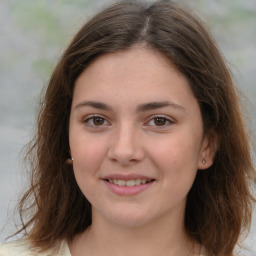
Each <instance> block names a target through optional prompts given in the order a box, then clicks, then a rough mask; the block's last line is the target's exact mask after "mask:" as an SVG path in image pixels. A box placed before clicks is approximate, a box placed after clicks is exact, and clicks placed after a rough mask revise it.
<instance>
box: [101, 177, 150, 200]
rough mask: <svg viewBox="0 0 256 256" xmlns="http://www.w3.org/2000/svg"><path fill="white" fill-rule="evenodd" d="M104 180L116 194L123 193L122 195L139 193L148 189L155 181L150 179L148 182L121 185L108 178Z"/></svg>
mask: <svg viewBox="0 0 256 256" xmlns="http://www.w3.org/2000/svg"><path fill="white" fill-rule="evenodd" d="M104 182H105V184H106V185H107V187H108V188H109V189H110V190H111V191H112V192H114V193H115V194H118V195H121V196H132V195H137V194H139V193H140V192H142V191H144V190H146V189H147V188H149V187H150V186H152V185H153V183H154V181H150V182H148V183H146V184H141V185H136V186H132V187H128V186H119V185H116V184H113V183H110V182H108V181H106V180H104Z"/></svg>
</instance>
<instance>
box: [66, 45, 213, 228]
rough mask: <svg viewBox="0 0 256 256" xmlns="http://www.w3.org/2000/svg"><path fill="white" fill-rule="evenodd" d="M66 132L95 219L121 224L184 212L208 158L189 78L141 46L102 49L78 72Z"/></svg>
mask: <svg viewBox="0 0 256 256" xmlns="http://www.w3.org/2000/svg"><path fill="white" fill-rule="evenodd" d="M69 139H70V152H71V156H72V157H73V159H74V161H73V168H74V173H75V177H76V180H77V183H78V185H79V187H80V189H81V191H82V192H83V194H84V195H85V197H86V198H87V199H88V200H89V201H90V202H91V204H92V214H93V218H94V219H95V218H96V219H97V218H101V219H105V220H107V221H110V222H113V223H115V224H119V225H128V226H139V225H144V224H147V223H151V222H152V223H153V222H154V221H157V220H158V219H159V218H163V217H167V218H174V217H175V216H176V217H177V216H184V209H185V203H186V197H187V194H188V192H189V190H190V188H191V186H192V184H193V181H194V179H195V175H196V173H197V170H198V169H204V168H208V167H209V166H210V165H211V163H212V157H211V155H210V153H209V142H208V139H207V138H206V137H205V136H204V135H203V123H202V119H201V113H200V108H199V105H198V102H197V100H196V98H195V97H194V95H193V93H192V91H191V89H190V87H189V84H188V81H187V80H186V78H185V77H184V76H183V75H182V74H181V73H180V72H178V70H177V69H176V68H175V67H174V66H173V64H172V63H171V62H170V61H169V60H168V59H167V58H166V57H165V56H163V55H162V54H161V53H159V52H157V51H155V50H152V49H146V48H142V47H134V48H132V49H129V50H125V51H120V52H116V53H110V54H106V55H103V56H100V57H99V58H98V59H96V60H95V61H94V62H93V63H91V64H90V65H89V67H87V68H86V69H85V70H84V72H83V73H82V74H81V75H80V76H79V77H78V79H77V81H76V83H75V89H74V95H73V101H72V107H71V115H70V127H69ZM203 160H206V163H205V162H204V161H203Z"/></svg>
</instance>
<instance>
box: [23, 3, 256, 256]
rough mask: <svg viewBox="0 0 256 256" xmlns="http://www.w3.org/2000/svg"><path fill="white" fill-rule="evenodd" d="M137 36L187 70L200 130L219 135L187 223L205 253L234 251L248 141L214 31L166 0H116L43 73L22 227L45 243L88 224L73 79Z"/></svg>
mask: <svg viewBox="0 0 256 256" xmlns="http://www.w3.org/2000/svg"><path fill="white" fill-rule="evenodd" d="M138 44H140V45H145V46H146V47H150V48H153V49H155V50H157V51H159V52H161V53H162V54H163V55H165V56H167V57H168V58H169V59H170V60H171V62H172V63H173V64H174V65H175V66H176V68H177V69H178V70H179V71H180V72H182V73H183V74H184V75H185V76H186V78H187V79H188V81H189V84H190V86H191V89H192V91H193V93H194V95H195V97H196V98H197V101H198V103H199V105H200V109H201V113H202V117H203V123H204V130H205V133H209V132H214V133H215V134H216V135H217V138H218V142H219V143H218V150H217V152H216V155H215V160H214V163H213V165H212V166H211V167H210V168H209V169H207V170H204V171H200V170H199V171H198V173H197V176H196V179H195V182H194V184H193V186H192V188H191V191H190V192H189V194H188V198H187V205H186V212H185V227H186V231H187V233H188V235H189V236H190V237H191V238H192V239H194V240H196V241H198V242H199V243H201V244H203V245H204V246H205V248H206V249H207V251H208V253H209V255H215V256H218V255H226V256H230V255H232V254H233V251H234V247H235V245H236V243H237V241H238V239H239V235H240V234H241V232H242V231H243V230H246V229H249V227H250V221H251V213H252V206H253V202H255V199H254V197H253V195H252V193H251V190H250V184H252V182H255V169H254V167H253V163H252V148H251V146H250V140H249V136H248V132H247V130H246V129H245V125H244V121H243V118H242V114H241V107H240V103H239V99H238V97H237V93H236V92H235V88H234V85H233V82H232V79H231V76H230V72H229V70H228V67H227V65H226V64H225V61H224V59H223V57H222V55H221V53H220V51H219V50H218V48H217V46H216V44H215V42H214V40H213V39H212V37H211V36H210V34H209V33H208V32H207V30H206V29H205V28H204V25H203V24H202V22H201V21H200V20H199V19H198V18H197V17H195V15H193V14H191V12H190V11H187V10H185V9H184V8H183V7H181V6H179V5H177V4H175V3H173V2H171V1H156V2H153V3H151V4H149V3H147V4H145V3H141V2H138V1H121V2H118V3H115V4H113V5H111V6H109V7H108V8H106V9H105V10H103V11H101V12H100V13H98V14H97V15H95V16H94V17H93V18H92V19H90V20H89V21H88V22H87V23H86V24H85V25H84V26H83V27H82V28H81V29H80V31H79V32H78V33H77V34H76V35H75V36H74V38H73V40H72V41H71V43H70V45H69V46H68V47H67V49H66V50H65V52H64V53H63V55H62V57H61V58H60V60H59V62H58V64H57V66H56V67H55V69H54V71H53V74H52V76H51V78H50V80H49V84H48V87H47V89H46V91H45V94H44V98H43V104H42V107H41V110H40V113H39V116H38V122H37V125H38V126H37V132H36V135H35V137H34V139H33V141H32V142H31V144H30V146H29V149H28V154H27V158H28V160H29V161H30V164H31V165H30V169H31V186H30V188H29V190H28V191H27V192H26V193H25V195H24V196H23V197H22V199H21V202H20V205H19V210H20V216H21V220H22V227H21V229H20V230H19V231H18V233H19V232H22V231H23V232H24V231H25V234H26V236H28V237H29V238H30V239H31V240H32V241H33V242H34V243H35V244H37V245H38V246H39V247H41V248H42V249H48V248H50V247H52V246H54V244H55V243H56V241H58V240H60V239H71V238H72V237H74V235H76V234H77V233H79V232H82V231H84V230H85V229H86V228H87V227H88V226H89V225H90V224H91V205H90V203H89V202H88V200H87V199H86V198H85V196H84V195H83V194H82V192H81V191H80V189H79V187H78V185H77V183H76V180H75V177H74V174H73V170H72V166H71V165H68V164H67V163H66V159H67V158H68V157H69V134H68V132H69V131H68V123H69V115H70V108H71V102H72V94H73V89H74V83H75V81H76V79H77V78H78V76H79V75H80V74H81V73H82V72H83V71H84V69H86V67H87V66H88V65H90V63H91V61H92V60H94V59H95V58H97V57H98V56H100V55H103V54H105V53H109V52H115V51H120V50H125V49H128V48H129V47H132V46H134V45H138Z"/></svg>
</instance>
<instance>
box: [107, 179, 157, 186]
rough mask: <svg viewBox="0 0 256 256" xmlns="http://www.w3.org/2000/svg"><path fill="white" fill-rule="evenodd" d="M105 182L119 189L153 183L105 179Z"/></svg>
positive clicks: (139, 180)
mask: <svg viewBox="0 0 256 256" xmlns="http://www.w3.org/2000/svg"><path fill="white" fill-rule="evenodd" d="M105 181H106V182H109V183H111V184H115V185H118V186H120V187H134V186H140V185H143V184H147V183H150V182H153V181H154V179H130V180H124V179H105Z"/></svg>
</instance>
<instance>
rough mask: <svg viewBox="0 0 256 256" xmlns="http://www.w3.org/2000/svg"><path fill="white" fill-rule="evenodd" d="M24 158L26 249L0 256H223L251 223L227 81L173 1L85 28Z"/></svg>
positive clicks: (117, 10) (197, 26) (9, 247)
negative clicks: (28, 182) (26, 160)
mask: <svg viewBox="0 0 256 256" xmlns="http://www.w3.org/2000/svg"><path fill="white" fill-rule="evenodd" d="M28 157H29V159H30V161H31V171H32V173H31V187H30V188H29V190H28V192H27V193H26V194H25V195H24V197H23V198H22V200H21V203H20V214H21V218H22V223H23V226H22V228H21V230H20V231H19V232H22V231H23V232H25V238H24V239H22V240H19V241H16V242H10V243H6V244H4V245H2V246H1V247H0V255H1V256H4V255H17V254H18V255H62V256H63V255H64V256H68V255H69V256H70V255H72V256H87V255H90V256H94V255H97V256H99V255H100V256H108V255H119V256H126V255H133V256H136V255H149V256H150V255H161V256H167V255H168V256H174V255H175V256H176V255H181V256H191V255H194V256H195V255H197V256H199V255H209V256H212V255H215V256H220V255H221V256H231V255H233V253H234V247H235V245H236V244H237V242H238V239H239V235H240V234H241V231H243V230H244V229H246V228H248V227H249V226H250V218H251V211H252V202H253V201H254V198H253V196H252V194H251V191H250V184H251V182H253V180H254V179H255V170H254V168H253V165H252V159H251V148H250V145H249V138H248V135H247V132H246V130H245V127H244V124H243V120H242V117H241V112H240V107H239V102H238V99H237V95H236V92H235V89H234V86H233V83H232V79H231V77H230V74H229V71H228V68H227V66H226V64H225V62H224V61H223V58H222V56H221V54H220V53H219V51H218V49H217V47H216V45H215V43H214V41H213V39H212V38H211V36H210V35H209V34H208V32H207V31H206V30H205V28H204V27H203V26H202V24H201V22H200V21H198V19H197V18H195V17H194V16H193V15H191V14H190V13H189V12H187V11H186V10H184V9H183V8H181V7H179V6H177V5H176V4H174V3H172V2H169V1H157V2H154V3H151V4H143V3H140V2H134V1H122V2H120V3H116V4H114V5H112V6H111V7H109V8H107V9H105V10H104V11H102V12H101V13H99V14H98V15H96V16H95V17H93V18H92V19H91V20H90V21H89V22H88V23H87V24H85V25H84V26H83V27H82V28H81V30H80V31H79V32H78V33H77V35H76V36H75V37H74V39H73V41H72V42H71V44H70V45H69V47H68V48H67V50H66V51H65V52H64V54H63V56H62V58H61V59H60V61H59V63H58V65H57V66H56V68H55V70H54V72H53V74H52V77H51V79H50V82H49V85H48V88H47V91H46V93H45V97H44V104H43V106H42V110H41V112H40V114H39V119H38V129H37V134H36V136H35V139H34V141H33V144H31V147H30V149H29V152H28Z"/></svg>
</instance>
